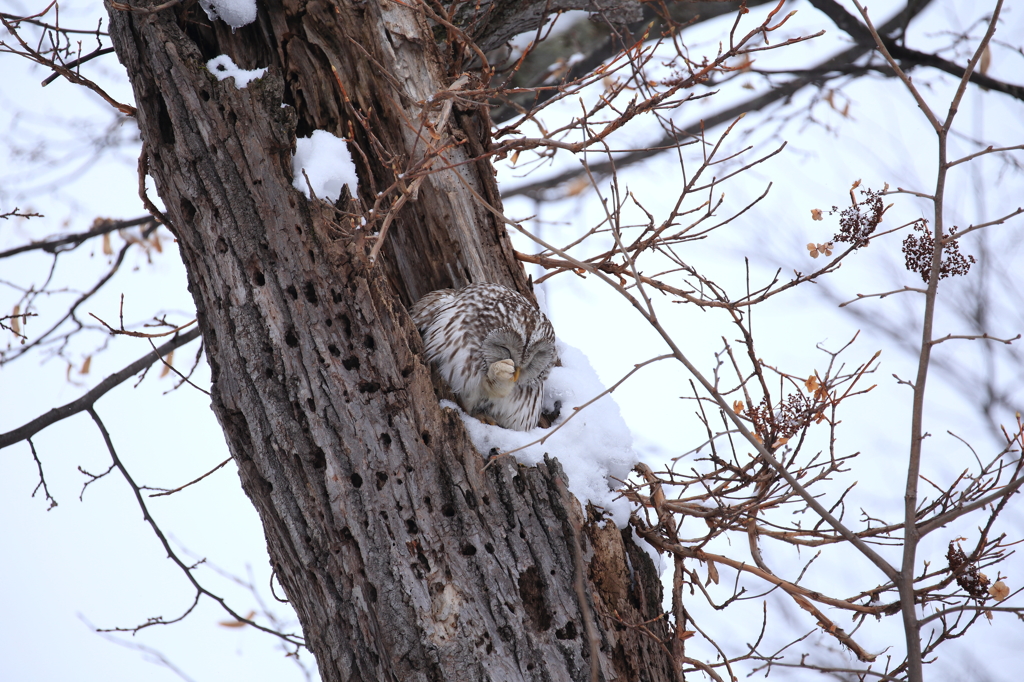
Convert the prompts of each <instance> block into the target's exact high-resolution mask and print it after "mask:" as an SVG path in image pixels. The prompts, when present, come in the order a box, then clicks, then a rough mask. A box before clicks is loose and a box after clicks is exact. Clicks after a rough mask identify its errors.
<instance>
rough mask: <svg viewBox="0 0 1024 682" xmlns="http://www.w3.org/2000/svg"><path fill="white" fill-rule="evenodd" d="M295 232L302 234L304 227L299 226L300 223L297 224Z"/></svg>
mask: <svg viewBox="0 0 1024 682" xmlns="http://www.w3.org/2000/svg"><path fill="white" fill-rule="evenodd" d="M295 231H296V232H297V233H298V234H302V225H299V224H298V223H295Z"/></svg>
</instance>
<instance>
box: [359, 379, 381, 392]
mask: <svg viewBox="0 0 1024 682" xmlns="http://www.w3.org/2000/svg"><path fill="white" fill-rule="evenodd" d="M379 390H380V384H378V383H377V382H376V381H361V382H359V392H360V393H376V392H377V391H379Z"/></svg>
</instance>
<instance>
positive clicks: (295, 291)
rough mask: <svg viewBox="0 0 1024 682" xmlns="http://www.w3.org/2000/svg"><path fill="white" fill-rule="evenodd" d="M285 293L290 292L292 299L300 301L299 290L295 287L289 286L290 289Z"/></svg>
mask: <svg viewBox="0 0 1024 682" xmlns="http://www.w3.org/2000/svg"><path fill="white" fill-rule="evenodd" d="M285 291H287V292H288V295H289V296H291V297H292V300H293V301H297V300H299V291H298V289H296V288H295V286H294V285H291V284H289V285H288V288H287V289H285Z"/></svg>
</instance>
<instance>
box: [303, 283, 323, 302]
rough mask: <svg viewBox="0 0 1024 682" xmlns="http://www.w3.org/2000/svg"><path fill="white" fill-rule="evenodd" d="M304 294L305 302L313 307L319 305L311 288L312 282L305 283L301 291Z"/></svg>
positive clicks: (313, 289)
mask: <svg viewBox="0 0 1024 682" xmlns="http://www.w3.org/2000/svg"><path fill="white" fill-rule="evenodd" d="M303 293H305V294H306V300H307V301H309V302H310V303H312V304H313V305H320V299H318V298H317V297H316V289H315V288H314V287H313V283H312V282H306V288H305V289H304V290H303Z"/></svg>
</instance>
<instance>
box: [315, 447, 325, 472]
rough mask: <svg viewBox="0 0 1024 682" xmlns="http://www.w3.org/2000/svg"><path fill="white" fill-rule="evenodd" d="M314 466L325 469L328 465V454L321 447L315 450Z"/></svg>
mask: <svg viewBox="0 0 1024 682" xmlns="http://www.w3.org/2000/svg"><path fill="white" fill-rule="evenodd" d="M313 466H314V467H316V468H317V469H323V468H325V467H326V466H327V455H325V454H324V451H323V450H321V449H320V448H317V449H316V450H314V451H313Z"/></svg>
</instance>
